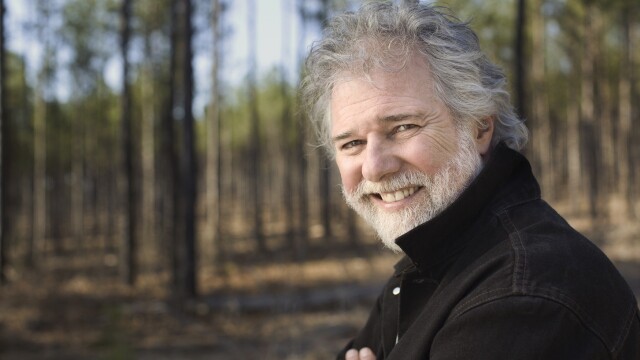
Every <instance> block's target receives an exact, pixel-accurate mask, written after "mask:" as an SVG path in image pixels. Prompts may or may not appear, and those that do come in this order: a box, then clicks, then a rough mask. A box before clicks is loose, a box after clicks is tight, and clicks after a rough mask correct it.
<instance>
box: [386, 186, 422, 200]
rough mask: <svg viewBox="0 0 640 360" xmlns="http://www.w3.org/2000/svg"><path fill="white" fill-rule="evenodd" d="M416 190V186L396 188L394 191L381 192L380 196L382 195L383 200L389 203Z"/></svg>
mask: <svg viewBox="0 0 640 360" xmlns="http://www.w3.org/2000/svg"><path fill="white" fill-rule="evenodd" d="M416 190H418V188H417V187H410V188H405V189H400V190H396V191H394V192H388V193H381V194H380V197H382V200H383V201H384V202H388V203H391V202H396V201H400V200H402V199H404V198H406V197H408V196H410V195H411V194H413V193H414V192H416Z"/></svg>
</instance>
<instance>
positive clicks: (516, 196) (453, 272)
mask: <svg viewBox="0 0 640 360" xmlns="http://www.w3.org/2000/svg"><path fill="white" fill-rule="evenodd" d="M396 242H397V244H398V245H399V246H400V247H401V248H402V249H403V250H404V252H405V253H406V256H405V257H404V258H403V259H402V260H400V262H399V263H398V264H397V265H396V267H395V273H394V275H393V276H392V277H391V279H390V280H389V281H388V283H387V284H386V286H385V288H384V290H383V292H382V294H381V295H380V296H379V298H378V300H377V302H376V304H375V306H374V308H373V310H372V312H371V315H370V317H369V319H368V321H367V323H366V325H365V327H364V328H363V329H362V330H361V331H360V333H359V334H358V335H357V336H356V338H355V339H353V340H352V341H351V342H350V343H349V344H348V345H347V346H346V347H345V349H344V350H343V351H342V352H341V353H340V354H339V355H338V359H342V358H344V353H345V351H346V350H347V349H350V348H358V349H359V348H362V347H370V348H372V349H373V352H374V353H375V354H376V355H377V359H378V360H381V359H389V360H412V359H434V360H435V359H492V360H493V359H640V318H639V315H638V305H637V302H636V299H635V297H634V295H633V293H632V291H631V290H630V289H629V286H628V285H627V283H626V282H625V280H624V279H623V278H622V276H621V275H620V274H619V273H618V271H617V270H616V269H615V267H614V266H613V265H612V264H611V262H610V261H609V260H608V259H607V257H606V256H605V255H604V254H603V253H602V252H601V251H600V250H599V249H598V248H597V247H596V246H595V245H593V244H592V243H591V242H590V241H589V240H587V239H586V238H584V237H583V236H582V235H580V234H579V233H578V232H576V231H575V230H574V229H572V228H571V227H570V226H569V225H568V224H567V223H566V221H565V220H563V219H562V217H560V215H558V214H557V213H556V212H555V211H554V210H553V209H552V208H551V207H550V206H549V205H548V204H547V203H545V202H544V201H543V200H541V199H540V189H539V187H538V184H537V182H536V180H535V179H534V177H533V175H532V173H531V168H530V165H529V163H528V162H527V160H526V159H525V158H524V157H523V156H522V155H520V154H519V153H518V152H516V151H513V150H511V149H509V148H507V147H506V146H504V145H502V144H500V145H498V146H497V147H496V148H495V149H494V151H493V153H492V156H491V159H490V160H489V161H488V163H487V164H486V165H485V168H484V169H483V171H482V172H481V173H480V175H478V177H477V178H476V179H475V180H474V182H473V183H472V184H471V185H470V186H469V188H467V189H466V190H465V191H464V192H463V194H462V195H461V196H460V197H459V198H458V199H457V200H456V201H455V202H454V203H453V204H452V205H451V206H450V207H449V208H447V209H446V210H445V211H444V212H443V213H442V214H440V215H439V216H437V217H436V218H434V219H433V220H431V221H429V222H427V223H425V224H422V225H420V226H419V227H417V228H415V229H413V230H411V231H410V232H408V233H406V234H405V235H403V236H401V237H400V238H398V239H397V241H396Z"/></svg>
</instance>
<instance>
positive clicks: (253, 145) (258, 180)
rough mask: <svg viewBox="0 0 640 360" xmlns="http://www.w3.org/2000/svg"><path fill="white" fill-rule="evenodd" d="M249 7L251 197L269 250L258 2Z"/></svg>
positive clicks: (257, 229) (259, 238) (262, 247)
mask: <svg viewBox="0 0 640 360" xmlns="http://www.w3.org/2000/svg"><path fill="white" fill-rule="evenodd" d="M247 8H248V15H249V16H248V21H249V23H248V26H249V59H250V60H249V75H248V79H249V108H250V116H251V135H250V138H251V140H250V144H249V158H250V159H249V164H250V165H249V178H250V179H251V180H250V181H251V185H250V198H251V200H252V202H253V237H254V239H255V241H256V246H257V249H258V251H260V252H264V251H266V250H267V244H266V241H265V238H264V232H263V224H262V189H261V185H262V183H263V181H262V180H263V179H262V177H261V171H260V165H261V159H260V151H261V146H260V113H259V111H258V94H257V79H256V77H257V74H256V72H257V53H256V52H257V46H258V43H257V41H256V19H255V12H256V2H255V0H251V1H250V4H249V6H248V7H247Z"/></svg>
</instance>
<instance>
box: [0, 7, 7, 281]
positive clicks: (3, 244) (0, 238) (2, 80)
mask: <svg viewBox="0 0 640 360" xmlns="http://www.w3.org/2000/svg"><path fill="white" fill-rule="evenodd" d="M4 17H5V7H4V0H0V285H3V284H5V283H6V282H7V274H6V269H7V260H8V256H7V251H8V249H9V247H8V246H7V240H8V239H7V236H6V231H7V230H6V229H7V227H6V224H7V221H6V220H5V219H6V216H7V210H8V206H7V178H8V174H9V173H8V171H7V170H8V169H7V157H8V156H7V155H8V150H9V148H8V146H7V145H8V142H7V134H8V126H7V125H8V124H7V123H8V122H9V116H8V115H9V112H8V111H7V101H6V99H7V91H6V89H7V86H6V85H7V78H6V74H7V71H6V68H7V64H6V56H5V41H4V40H5V36H4V27H5V26H4Z"/></svg>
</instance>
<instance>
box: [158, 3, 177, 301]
mask: <svg viewBox="0 0 640 360" xmlns="http://www.w3.org/2000/svg"><path fill="white" fill-rule="evenodd" d="M169 1H170V7H169V13H170V19H171V22H170V35H169V37H170V39H169V41H170V55H169V79H168V80H169V81H168V83H167V88H168V89H169V91H168V93H167V99H166V107H167V108H166V110H165V112H164V116H163V117H162V131H161V133H162V136H161V138H162V141H161V142H162V154H163V157H164V158H165V159H166V161H163V162H162V164H163V167H162V169H163V176H162V179H163V192H162V193H163V201H162V214H163V216H162V219H163V221H162V223H163V236H164V238H163V242H164V244H165V248H166V249H167V250H168V251H167V254H166V255H167V257H168V260H169V263H170V264H171V274H172V284H171V286H172V288H173V290H174V294H176V295H177V291H178V289H179V285H180V276H179V273H180V269H179V265H180V264H179V260H180V256H179V254H178V250H179V248H178V223H179V216H178V215H179V212H178V204H179V174H178V171H179V169H178V155H177V151H176V147H175V143H176V141H175V136H174V123H175V114H176V112H175V111H174V110H175V106H176V104H175V102H176V101H175V100H176V86H177V76H176V71H177V67H178V66H177V64H178V24H179V21H178V19H176V16H175V15H176V14H177V13H178V0H169Z"/></svg>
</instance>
